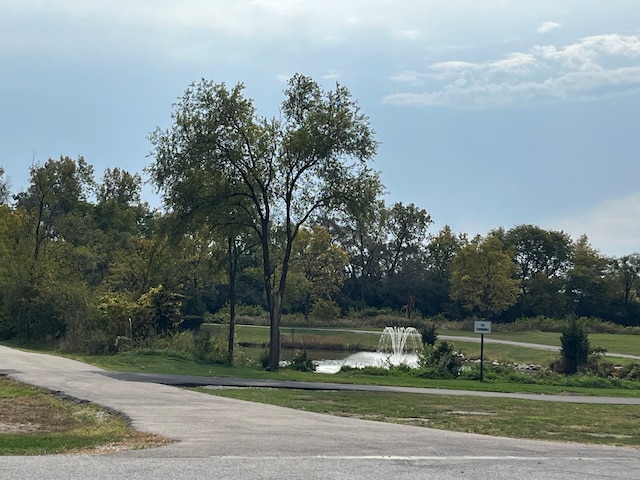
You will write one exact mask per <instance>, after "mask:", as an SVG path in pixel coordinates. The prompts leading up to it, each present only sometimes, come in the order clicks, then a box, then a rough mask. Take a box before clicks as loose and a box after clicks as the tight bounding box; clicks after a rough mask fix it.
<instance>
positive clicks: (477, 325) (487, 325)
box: [473, 320, 491, 382]
mask: <svg viewBox="0 0 640 480" xmlns="http://www.w3.org/2000/svg"><path fill="white" fill-rule="evenodd" d="M473 333H479V334H480V381H481V382H482V381H483V380H484V334H485V333H491V322H487V321H484V320H482V321H476V322H474V323H473Z"/></svg>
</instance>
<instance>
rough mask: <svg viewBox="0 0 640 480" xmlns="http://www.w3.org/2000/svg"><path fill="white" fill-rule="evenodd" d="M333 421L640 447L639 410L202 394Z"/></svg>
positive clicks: (275, 392)
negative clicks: (333, 417)
mask: <svg viewBox="0 0 640 480" xmlns="http://www.w3.org/2000/svg"><path fill="white" fill-rule="evenodd" d="M198 390H199V391H201V392H205V393H209V394H212V395H220V396H225V397H231V398H237V399H242V400H248V401H253V402H261V403H269V404H274V405H280V406H284V407H290V408H295V409H300V410H307V411H312V412H318V413H325V414H331V415H342V416H349V417H356V418H362V419H366V420H377V421H384V422H393V423H402V424H406V425H417V426H423V427H430V428H436V429H441V430H450V431H457V432H467V433H478V434H483V435H494V436H501V437H511V438H527V439H537V440H551V441H562V442H579V443H597V444H609V445H623V446H632V447H636V448H637V447H640V429H639V428H638V427H639V426H640V409H639V408H638V406H635V405H631V406H629V405H591V404H566V403H553V402H544V401H531V400H516V399H508V398H481V397H473V396H448V395H442V396H434V395H418V394H403V393H372V392H336V391H321V392H319V391H308V390H282V389H257V388H251V389H218V388H217V389H215V390H213V389H206V388H201V389H198Z"/></svg>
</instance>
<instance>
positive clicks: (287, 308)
mask: <svg viewBox="0 0 640 480" xmlns="http://www.w3.org/2000/svg"><path fill="white" fill-rule="evenodd" d="M243 89H244V87H243V85H242V84H238V85H236V86H234V87H231V88H229V87H227V86H226V85H224V84H214V83H212V82H209V81H205V80H202V81H200V82H194V83H192V84H191V85H190V86H189V87H188V89H187V90H186V92H185V94H184V95H183V96H182V97H180V99H179V100H178V101H177V102H176V104H175V105H174V106H173V109H172V119H173V123H172V125H171V127H170V128H168V129H166V130H162V129H156V130H155V131H154V132H153V133H152V134H151V135H150V141H151V144H152V146H153V150H152V155H153V162H152V164H151V165H150V166H149V168H148V170H147V174H148V176H149V178H150V181H151V182H152V183H154V184H155V185H156V187H158V189H159V190H160V192H161V193H162V195H163V200H164V209H162V210H159V209H152V208H151V207H150V206H149V205H148V204H147V203H145V202H143V201H142V199H141V186H142V175H141V173H136V172H127V171H126V170H124V169H121V168H113V169H111V168H109V169H107V170H106V171H104V172H103V174H102V177H101V178H100V179H96V177H95V172H94V168H93V167H92V165H90V164H89V163H88V162H87V161H86V160H85V159H84V158H82V157H80V158H77V159H72V158H69V157H64V156H63V157H61V158H59V159H49V160H48V161H47V162H45V163H44V164H34V165H32V166H31V168H30V171H29V173H30V176H29V178H30V181H29V186H28V187H27V188H26V190H25V191H23V192H17V193H13V194H12V192H10V190H9V187H8V184H7V182H6V181H5V180H4V178H3V181H2V182H0V200H1V201H2V205H1V206H0V260H1V261H0V337H1V338H12V339H17V340H19V341H23V342H31V343H33V342H44V341H51V342H62V343H63V344H64V345H66V346H67V348H70V349H76V350H83V351H103V350H105V349H109V348H111V346H112V345H115V344H117V342H118V341H119V339H120V338H121V337H122V336H126V332H128V331H129V328H131V329H133V330H135V332H134V336H137V337H139V338H142V337H145V336H153V335H156V336H158V335H160V336H161V335H165V334H168V333H171V332H174V331H176V329H179V328H190V327H195V326H197V325H198V324H199V322H201V321H202V320H203V319H204V318H205V317H207V316H208V315H211V314H214V313H216V312H219V311H220V310H221V309H223V308H225V309H226V308H228V310H229V318H230V320H229V322H230V327H231V331H233V325H234V311H235V307H236V305H251V306H256V307H260V308H262V309H264V312H265V314H266V315H268V316H269V322H270V326H271V348H270V357H269V366H270V367H271V368H274V369H276V368H277V365H278V360H279V327H280V322H281V315H282V314H283V313H285V314H296V315H299V316H300V317H301V318H311V317H313V318H316V319H318V320H320V321H329V320H335V319H336V318H338V317H340V316H343V315H347V314H349V313H350V312H366V311H367V310H369V309H376V310H383V309H388V310H392V311H395V312H399V311H402V312H403V314H404V315H406V316H407V317H414V316H424V317H435V316H441V317H444V318H448V319H453V320H456V319H463V318H467V317H469V316H475V317H477V318H484V319H490V320H493V321H498V322H511V321H513V320H515V319H517V318H520V317H532V316H547V317H555V318H563V317H567V316H571V315H576V316H586V317H596V318H600V319H602V320H606V321H611V322H615V323H618V324H623V325H639V324H640V316H639V315H640V302H639V301H638V291H639V287H640V255H639V254H637V253H634V254H630V255H625V256H623V257H619V258H615V257H608V256H605V255H603V254H601V253H600V252H598V251H597V250H596V249H594V248H593V247H592V246H591V245H590V244H589V241H588V239H587V238H586V237H584V236H583V237H580V238H579V239H577V240H573V239H571V238H570V236H569V235H567V234H566V233H564V232H562V231H554V230H545V229H543V228H540V227H538V226H536V225H518V226H515V227H513V228H510V229H504V228H498V229H495V230H493V231H491V232H488V233H487V234H486V235H485V236H476V237H473V238H469V237H468V235H466V234H464V233H455V232H453V231H452V230H451V228H449V227H447V226H445V227H444V228H442V229H441V230H440V231H439V232H431V231H430V226H431V225H432V223H433V222H432V219H431V216H430V215H429V213H428V212H427V211H426V210H425V209H423V208H420V207H418V206H416V205H414V204H409V205H405V204H402V203H394V204H392V205H388V204H387V203H386V202H385V200H384V186H383V185H382V183H381V181H380V178H379V174H378V172H375V171H374V170H372V168H371V166H370V161H371V160H372V159H373V158H374V156H375V153H376V149H377V142H376V141H375V132H374V131H373V129H372V128H371V126H370V123H369V119H368V118H367V117H366V116H365V115H364V114H362V112H361V111H360V108H359V106H358V105H357V102H356V101H355V100H354V99H353V98H352V97H351V94H350V92H349V91H348V90H347V89H346V88H345V87H344V86H342V85H336V87H335V89H332V90H326V91H325V90H322V89H321V88H320V87H319V85H318V84H317V83H316V82H314V81H313V80H312V79H310V78H308V77H305V76H302V75H294V76H293V77H292V78H291V79H290V80H289V83H288V86H287V89H286V90H285V92H284V97H285V98H284V101H283V103H282V107H281V111H280V115H279V117H277V118H267V117H262V116H260V115H259V114H258V113H257V111H256V109H255V108H254V106H253V102H252V101H251V100H250V99H248V98H246V97H245V96H244V94H243ZM129 322H131V323H129ZM232 349H233V336H232V335H231V336H230V343H229V350H230V351H231V352H232Z"/></svg>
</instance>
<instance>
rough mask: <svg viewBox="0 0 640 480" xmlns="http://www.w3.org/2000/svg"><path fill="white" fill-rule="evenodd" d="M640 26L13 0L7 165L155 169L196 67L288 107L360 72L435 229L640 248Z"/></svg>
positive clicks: (603, 14) (444, 11) (458, 8)
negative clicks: (154, 137)
mask: <svg viewBox="0 0 640 480" xmlns="http://www.w3.org/2000/svg"><path fill="white" fill-rule="evenodd" d="M639 26H640V2H638V1H637V0H616V1H615V2H612V1H610V0H608V1H606V0H602V1H599V0H562V1H559V0H554V1H547V0H537V1H535V2H530V1H525V0H520V1H510V0H483V1H477V0H458V1H456V0H442V1H440V0H435V1H429V0H395V1H387V0H366V1H365V0H362V1H359V0H358V1H356V0H354V1H349V0H323V1H311V0H253V1H249V0H247V1H243V0H181V1H177V0H109V1H107V0H104V1H100V0H95V1H92V0H47V1H44V0H20V1H11V0H4V1H0V72H1V75H0V122H1V123H0V125H1V127H2V128H1V129H0V165H2V166H3V167H4V168H5V170H6V173H7V175H8V176H9V178H10V180H11V185H12V190H13V192H14V193H15V192H17V191H20V190H22V189H24V188H25V187H26V185H27V178H28V169H29V166H30V165H31V164H32V162H33V161H34V159H35V162H37V163H44V162H45V161H46V160H47V159H48V158H58V157H60V156H61V155H68V156H71V157H74V158H76V157H77V156H79V155H82V156H84V157H85V158H86V160H87V161H88V162H89V163H91V164H92V165H94V167H95V169H96V176H97V177H98V178H100V177H101V175H102V172H103V171H104V169H105V168H108V167H110V168H113V167H115V166H118V167H122V168H126V169H127V170H129V171H131V172H139V173H141V172H142V170H143V168H144V167H145V166H147V165H148V164H149V163H150V162H151V159H150V158H149V157H148V153H149V151H150V149H151V146H150V144H149V142H148V140H147V137H148V135H149V133H150V132H151V131H152V130H154V128H155V127H156V126H161V127H167V126H168V125H169V121H170V119H169V114H170V111H171V104H172V103H173V102H174V101H175V100H176V98H177V97H179V96H180V95H181V94H182V93H183V92H184V90H185V88H186V87H187V85H188V84H189V82H191V81H194V80H199V79H200V78H207V79H211V80H213V81H216V82H226V83H227V84H229V85H233V84H235V83H237V82H243V83H245V85H246V92H247V94H248V95H249V96H251V97H252V98H253V99H254V100H255V103H256V105H257V107H258V108H259V111H260V113H261V114H263V115H266V116H273V115H277V114H278V107H279V104H280V102H281V100H282V90H283V89H284V86H285V84H284V82H285V81H286V79H287V78H289V77H290V76H291V75H292V74H294V73H296V72H300V73H303V74H305V75H309V76H312V77H313V78H315V79H316V80H318V81H319V82H320V83H321V84H323V85H324V86H325V87H328V88H330V87H332V86H333V85H334V84H335V82H336V81H338V82H340V83H343V84H345V85H346V86H348V87H349V88H350V89H351V91H352V93H353V95H354V97H355V98H356V99H358V101H359V104H360V106H361V107H362V110H363V112H364V113H366V114H367V115H368V116H369V117H370V119H371V123H372V125H373V127H374V128H375V130H376V131H377V132H378V134H377V138H378V140H379V141H380V142H381V146H380V149H379V154H378V157H377V158H376V160H375V162H374V164H373V166H374V168H376V169H377V170H379V171H381V174H382V180H383V182H384V184H385V185H386V187H387V190H388V192H389V193H388V195H387V197H386V200H387V202H388V203H392V202H396V201H401V202H404V203H411V202H412V203H414V204H416V205H418V206H420V207H422V208H425V209H426V210H427V211H429V212H430V213H431V215H432V217H433V219H434V221H435V224H434V225H433V226H432V228H431V231H432V233H436V232H437V231H438V230H439V229H440V228H442V227H443V226H444V225H445V224H448V225H450V226H451V227H452V229H453V230H454V231H456V232H465V233H468V234H469V235H475V234H481V235H485V234H486V233H487V232H488V231H489V230H491V229H494V228H496V227H500V226H502V227H505V228H507V229H508V228H511V227H513V226H515V225H519V224H528V223H532V224H536V225H539V226H541V227H542V228H547V229H557V230H564V231H566V232H568V233H569V234H571V236H572V237H573V238H574V239H577V238H578V236H580V235H581V234H586V235H587V236H588V237H589V239H590V241H591V243H592V245H593V246H594V247H595V248H597V249H599V250H600V251H601V252H602V253H603V254H606V255H612V256H620V255H624V254H629V253H633V252H639V251H640V182H639V178H640V162H639V161H638V159H637V154H638V152H639V151H640V135H638V115H639V113H638V112H640V108H639V107H640V30H639ZM144 197H145V200H147V201H149V202H150V203H152V204H154V203H156V204H157V202H158V200H157V198H156V197H154V196H153V194H152V190H151V188H150V187H147V188H145V192H144Z"/></svg>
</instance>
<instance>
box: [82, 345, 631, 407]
mask: <svg viewBox="0 0 640 480" xmlns="http://www.w3.org/2000/svg"><path fill="white" fill-rule="evenodd" d="M74 358H75V359H77V360H81V361H84V362H86V363H90V364H93V365H96V366H99V367H101V368H104V369H107V370H115V371H127V372H149V373H168V374H177V375H198V376H219V377H238V378H253V379H272V380H292V381H308V382H329V383H341V384H364V385H391V386H407V387H418V388H442V389H457V390H482V391H494V392H523V393H538V394H577V395H578V394H579V395H591V396H615V397H640V382H635V383H634V384H633V385H634V386H637V388H635V389H631V388H626V389H625V388H587V387H583V386H574V385H567V384H556V385H553V384H544V385H539V384H529V383H512V382H505V381H500V380H496V381H485V382H482V383H480V382H478V381H475V380H463V379H452V380H436V379H423V378H418V377H415V376H411V375H408V374H402V373H398V374H395V375H392V374H385V375H380V374H376V373H374V372H366V371H365V372H362V371H360V370H354V371H348V372H341V373H339V374H336V375H329V374H319V373H312V372H299V371H295V370H289V369H286V368H282V369H280V370H279V371H277V372H267V371H265V370H263V369H262V368H260V367H257V366H234V367H229V366H225V365H215V364H201V363H198V362H195V361H193V360H189V359H187V358H186V357H180V356H178V355H167V354H166V353H165V352H162V351H148V352H134V355H133V357H132V356H131V355H130V354H129V353H122V354H119V355H111V356H99V357H96V356H91V357H86V356H74ZM132 358H133V364H132V363H131V360H132ZM378 373H382V372H378Z"/></svg>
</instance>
